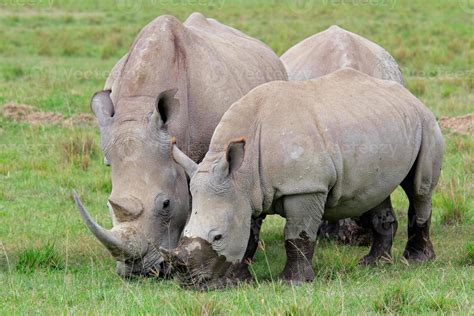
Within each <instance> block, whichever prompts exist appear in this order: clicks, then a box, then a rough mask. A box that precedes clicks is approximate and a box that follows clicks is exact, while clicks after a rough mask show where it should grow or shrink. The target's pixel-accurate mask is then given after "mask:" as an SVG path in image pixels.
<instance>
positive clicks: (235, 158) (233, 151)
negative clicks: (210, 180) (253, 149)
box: [218, 138, 245, 176]
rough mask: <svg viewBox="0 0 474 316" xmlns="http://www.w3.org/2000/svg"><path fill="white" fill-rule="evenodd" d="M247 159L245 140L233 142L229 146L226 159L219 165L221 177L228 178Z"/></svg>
mask: <svg viewBox="0 0 474 316" xmlns="http://www.w3.org/2000/svg"><path fill="white" fill-rule="evenodd" d="M244 157H245V139H243V138H242V139H239V140H236V141H233V142H231V143H230V144H229V146H227V150H226V154H225V159H222V160H221V161H220V162H219V165H218V170H219V171H218V172H219V173H220V174H221V176H228V175H230V174H231V173H232V172H235V171H236V170H238V169H239V168H240V166H242V162H243V161H244Z"/></svg>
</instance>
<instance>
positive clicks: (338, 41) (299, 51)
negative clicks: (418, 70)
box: [281, 25, 404, 85]
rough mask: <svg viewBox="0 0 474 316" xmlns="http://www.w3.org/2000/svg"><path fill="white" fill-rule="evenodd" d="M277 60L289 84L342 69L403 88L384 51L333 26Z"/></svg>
mask: <svg viewBox="0 0 474 316" xmlns="http://www.w3.org/2000/svg"><path fill="white" fill-rule="evenodd" d="M281 60H282V61H283V64H284V65H285V67H286V71H287V72H288V79H289V80H295V81H298V80H310V79H315V78H318V77H321V76H324V75H327V74H330V73H331V72H334V71H336V70H339V69H342V68H353V69H356V70H359V71H360V72H363V73H366V74H368V75H369V76H372V77H375V78H380V79H385V80H393V81H396V82H398V83H400V84H401V85H404V81H403V76H402V73H401V71H400V67H399V66H398V64H397V62H396V61H395V59H394V58H393V57H392V56H391V55H390V54H389V53H388V52H387V51H386V50H385V49H384V48H382V47H380V46H379V45H377V44H375V43H374V42H371V41H369V40H368V39H366V38H364V37H362V36H360V35H357V34H355V33H352V32H349V31H346V30H344V29H342V28H340V27H339V26H337V25H333V26H331V27H330V28H328V29H327V30H325V31H323V32H320V33H317V34H314V35H312V36H310V37H308V38H306V39H305V40H303V41H301V42H299V43H298V44H296V45H294V46H293V47H291V48H290V49H288V50H287V51H286V52H285V53H284V54H283V55H282V56H281Z"/></svg>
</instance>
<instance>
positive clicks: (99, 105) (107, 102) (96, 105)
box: [91, 90, 114, 127]
mask: <svg viewBox="0 0 474 316" xmlns="http://www.w3.org/2000/svg"><path fill="white" fill-rule="evenodd" d="M111 92H112V91H111V90H102V91H98V92H96V93H95V94H94V96H93V97H92V99H91V109H92V111H93V112H94V114H95V116H96V117H97V119H98V120H99V124H100V126H101V127H103V126H106V125H107V124H108V122H109V121H110V119H111V118H112V116H113V115H114V104H113V102H112V99H111V98H110V93H111Z"/></svg>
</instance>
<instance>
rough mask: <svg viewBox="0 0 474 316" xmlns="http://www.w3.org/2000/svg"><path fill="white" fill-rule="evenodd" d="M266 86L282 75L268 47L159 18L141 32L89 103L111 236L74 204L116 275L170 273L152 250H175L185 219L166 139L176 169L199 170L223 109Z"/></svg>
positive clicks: (210, 23)
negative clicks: (105, 177) (104, 173)
mask: <svg viewBox="0 0 474 316" xmlns="http://www.w3.org/2000/svg"><path fill="white" fill-rule="evenodd" d="M272 80H287V75H286V71H285V68H284V66H283V64H282V63H281V61H280V59H279V58H278V56H277V55H275V54H274V53H273V51H272V50H271V49H270V48H269V47H267V46H266V45H265V44H263V43H262V42H260V41H258V40H256V39H254V38H251V37H249V36H247V35H245V34H244V33H242V32H240V31H237V30H235V29H233V28H230V27H228V26H225V25H222V24H220V23H219V22H217V21H215V20H212V19H207V18H205V17H204V16H203V15H202V14H199V13H194V14H192V15H191V16H190V17H189V18H188V19H187V20H186V22H184V23H181V22H180V21H178V20H177V19H176V18H174V17H172V16H160V17H158V18H156V19H155V20H154V21H152V22H151V23H150V24H148V25H147V26H146V27H145V28H144V29H143V30H142V31H141V32H140V34H139V35H138V37H137V38H136V40H135V42H134V43H133V45H132V46H131V48H130V50H129V52H128V53H127V54H126V55H125V56H124V57H123V58H122V59H121V60H120V61H119V62H118V63H117V64H116V65H115V67H114V69H113V71H112V73H111V75H110V77H109V78H108V79H107V82H106V85H105V90H104V91H100V92H98V93H96V94H95V95H94V97H93V98H92V101H91V107H92V110H93V111H94V113H95V115H96V116H97V118H98V121H99V123H100V134H101V144H102V148H103V151H104V154H105V157H106V161H107V162H108V163H110V165H111V168H112V193H111V194H110V197H109V199H108V202H109V203H108V207H109V211H110V215H111V217H112V220H113V229H112V230H105V229H103V228H102V227H101V226H99V225H98V224H96V223H95V222H94V220H93V219H92V218H91V216H90V215H89V214H88V213H87V211H86V210H85V209H84V207H83V206H82V204H81V202H80V200H79V198H78V197H77V195H76V196H75V197H76V202H77V205H78V207H79V210H80V212H81V215H82V217H83V219H84V221H85V223H86V224H87V226H88V227H89V229H90V230H91V231H92V233H93V234H94V235H95V236H96V237H97V239H99V241H100V242H101V243H102V244H103V245H104V246H105V247H106V248H107V249H108V250H109V251H110V252H111V253H112V255H113V256H114V257H115V258H116V260H117V272H118V273H119V274H120V275H122V276H132V275H150V274H157V273H159V272H161V273H163V272H167V271H168V269H167V267H166V266H165V264H164V262H163V259H162V257H161V255H160V253H159V252H158V251H157V250H158V248H159V247H160V246H161V247H164V248H174V247H176V245H177V243H178V240H179V237H180V235H181V232H182V229H183V227H184V225H185V223H186V220H187V217H188V215H189V211H190V196H189V188H188V180H187V178H186V175H185V173H184V170H183V168H181V167H180V166H179V165H178V164H176V162H175V160H174V158H175V157H174V154H177V155H183V153H182V152H173V151H172V144H173V142H174V141H173V139H174V140H175V142H176V144H177V145H178V146H179V148H181V149H182V150H183V152H184V154H185V155H187V156H184V157H181V159H187V160H189V162H192V161H195V162H197V161H200V160H202V158H203V157H204V155H205V153H206V152H207V149H208V146H209V143H210V140H211V136H212V133H213V132H214V128H215V127H216V126H217V124H218V123H219V120H220V118H221V116H222V115H223V114H224V112H225V111H226V110H227V109H228V108H229V106H230V105H231V104H232V103H233V102H235V101H236V100H238V99H239V98H240V97H242V96H243V95H245V94H246V93H247V92H248V91H250V90H251V89H252V88H254V87H256V86H258V85H260V84H262V83H265V82H268V81H272ZM188 156H189V157H190V159H189V158H188ZM191 159H192V160H191Z"/></svg>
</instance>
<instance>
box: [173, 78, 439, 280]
mask: <svg viewBox="0 0 474 316" xmlns="http://www.w3.org/2000/svg"><path fill="white" fill-rule="evenodd" d="M443 148H444V142H443V137H442V135H441V131H440V129H439V126H438V124H437V122H436V119H435V117H434V116H433V114H432V113H431V112H430V111H429V110H428V109H427V108H426V107H425V106H424V105H423V104H422V103H421V102H420V101H419V100H418V99H417V98H416V97H414V96H413V95H412V94H411V93H410V92H409V91H408V90H406V89H405V88H404V87H402V86H401V85H400V84H398V83H396V82H392V81H385V80H380V79H376V78H373V77H370V76H367V75H365V74H363V73H361V72H358V71H356V70H353V69H343V70H339V71H336V72H334V73H332V74H329V75H327V76H324V77H321V78H318V79H314V80H309V81H304V82H281V81H280V82H272V83H268V84H264V85H262V86H260V87H258V88H256V89H254V90H252V91H251V92H250V93H249V94H247V95H246V96H245V97H243V98H242V99H240V100H239V101H238V102H236V103H235V104H233V105H232V106H231V108H230V109H229V110H228V111H227V112H226V114H225V115H224V116H223V117H222V120H221V122H220V123H219V125H218V126H217V128H216V131H215V133H214V135H213V137H212V141H211V145H210V147H209V152H208V153H207V154H206V156H205V158H204V160H203V161H202V162H201V163H200V164H199V166H198V167H197V169H196V166H191V168H188V167H187V168H188V169H187V172H188V173H190V174H193V176H192V179H191V184H190V186H191V194H192V197H193V205H192V212H191V217H190V219H189V221H188V223H187V224H186V227H185V229H184V232H183V237H182V239H181V241H180V243H179V246H178V247H177V248H176V249H174V250H171V251H168V252H167V251H165V250H164V252H165V253H166V254H167V256H169V257H170V258H171V261H172V262H174V264H176V265H179V266H181V268H180V270H181V275H182V281H183V282H184V283H185V284H187V285H192V286H196V287H198V288H202V287H204V288H207V287H209V286H218V285H222V284H225V282H224V281H225V279H226V277H229V274H230V273H229V271H232V269H231V267H232V266H233V265H234V264H236V263H239V262H240V260H241V259H242V257H243V256H244V252H245V250H246V245H247V240H248V237H249V228H250V223H251V217H252V216H258V215H259V214H262V213H268V214H279V215H281V216H283V217H285V218H286V225H285V230H284V232H285V248H286V253H287V262H286V265H285V268H284V270H283V273H282V277H283V278H284V279H286V280H288V281H290V282H304V281H311V280H313V278H314V272H313V269H312V264H311V260H312V257H313V251H314V246H315V240H316V234H317V230H318V227H319V224H320V222H321V219H330V220H338V219H341V218H347V217H354V216H363V217H365V216H367V217H369V218H370V219H371V221H370V225H371V228H372V229H373V233H374V236H373V243H372V246H371V249H370V252H369V254H368V255H367V256H365V257H364V258H363V259H362V260H361V263H372V262H375V261H376V260H378V259H381V258H383V257H387V258H390V256H391V246H392V238H393V236H392V235H393V232H394V230H395V228H396V222H393V221H392V219H391V217H392V214H393V210H392V207H391V205H390V203H389V198H390V194H391V193H392V192H393V191H394V190H395V189H396V188H397V186H398V185H401V186H402V188H403V189H404V190H405V192H406V194H407V196H408V199H409V202H410V206H409V210H408V242H407V244H406V248H405V252H404V256H405V258H406V259H407V260H410V261H424V260H429V259H434V257H435V254H434V250H433V246H432V244H431V241H430V239H429V226H430V220H431V197H432V192H433V190H434V188H435V186H436V184H437V182H438V178H439V175H440V170H441V162H442V157H443ZM187 166H188V165H187ZM367 210H370V211H369V212H367Z"/></svg>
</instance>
